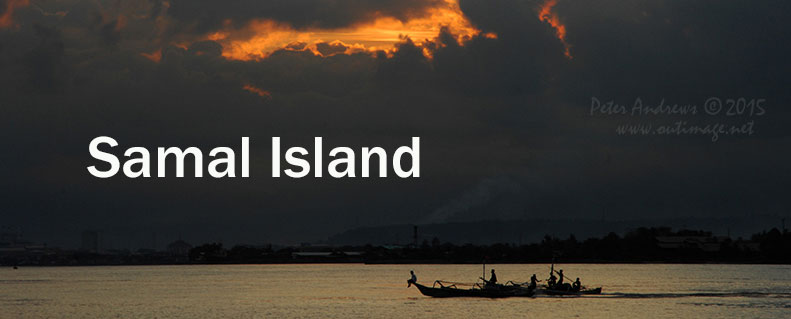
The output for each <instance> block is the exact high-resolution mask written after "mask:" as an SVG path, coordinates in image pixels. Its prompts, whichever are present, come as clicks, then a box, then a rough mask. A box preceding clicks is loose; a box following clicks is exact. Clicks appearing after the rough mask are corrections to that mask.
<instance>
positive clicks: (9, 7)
mask: <svg viewBox="0 0 791 319" xmlns="http://www.w3.org/2000/svg"><path fill="white" fill-rule="evenodd" d="M29 4H30V2H29V1H28V0H6V3H5V11H3V14H2V15H0V28H8V27H10V26H12V25H13V24H14V21H13V20H12V17H13V15H14V9H16V8H22V7H26V6H28V5H29Z"/></svg>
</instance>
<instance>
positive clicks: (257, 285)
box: [0, 264, 791, 318]
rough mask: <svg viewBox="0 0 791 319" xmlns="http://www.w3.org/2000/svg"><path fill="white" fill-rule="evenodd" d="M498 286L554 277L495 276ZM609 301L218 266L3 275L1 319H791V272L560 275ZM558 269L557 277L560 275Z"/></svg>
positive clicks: (505, 270) (351, 270)
mask: <svg viewBox="0 0 791 319" xmlns="http://www.w3.org/2000/svg"><path fill="white" fill-rule="evenodd" d="M487 267H493V268H495V269H496V270H497V274H498V278H499V279H500V281H501V282H505V281H508V280H519V281H526V280H527V279H528V278H529V277H530V275H532V274H533V273H537V274H539V278H544V277H546V276H547V275H548V272H549V266H548V265H487ZM556 267H557V268H562V269H564V272H565V273H566V274H567V275H568V276H569V277H581V278H582V279H583V285H587V286H602V287H604V294H603V295H601V296H585V297H542V296H539V297H535V298H509V299H478V298H450V299H434V298H430V297H424V296H422V295H421V294H420V293H419V292H418V290H417V289H416V288H414V287H412V288H409V289H407V288H406V279H407V278H408V276H409V270H410V269H414V270H415V272H416V273H417V276H418V281H419V282H422V283H424V284H430V283H431V282H433V281H434V280H436V279H443V280H451V281H466V282H469V281H474V280H475V278H478V277H479V276H481V266H480V265H361V264H345V265H328V264H321V265H221V266H203V265H201V266H130V267H53V268H20V269H17V270H13V269H11V268H4V269H0V317H2V318H116V317H117V318H289V317H300V318H350V317H366V318H371V317H373V318H412V317H416V316H418V317H429V316H431V317H478V318H480V317H482V316H483V317H491V318H502V317H525V316H529V317H561V318H567V317H583V318H613V317H620V318H623V317H656V318H698V317H703V318H757V317H761V318H789V317H791V266H788V265H613V264H607V265H600V264H569V265H558V266H556ZM557 268H556V269H557Z"/></svg>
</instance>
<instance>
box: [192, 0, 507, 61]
mask: <svg viewBox="0 0 791 319" xmlns="http://www.w3.org/2000/svg"><path fill="white" fill-rule="evenodd" d="M226 25H227V27H226V28H224V29H223V30H219V31H217V32H213V33H211V34H209V35H208V36H207V37H206V38H207V39H208V40H213V41H217V42H219V43H220V44H222V46H223V53H222V55H223V56H224V57H225V58H227V59H231V60H257V59H263V58H266V57H267V56H269V55H270V54H271V53H272V52H274V51H276V50H280V49H287V50H297V51H301V50H310V51H312V52H313V53H314V54H317V55H322V56H324V55H333V54H339V53H345V54H350V53H354V52H373V51H377V50H383V51H392V49H393V48H394V45H395V44H396V43H398V42H400V41H403V38H404V37H409V38H410V39H412V40H413V41H414V43H415V44H417V45H422V44H424V43H425V42H426V41H427V40H430V39H434V38H436V37H437V35H438V34H439V32H440V29H441V28H442V27H447V28H449V30H450V31H451V32H452V33H453V34H454V35H456V36H457V37H458V39H457V40H459V42H461V43H462V44H463V42H464V41H465V40H468V39H470V38H471V37H473V36H475V35H478V34H479V33H480V32H481V31H480V30H478V29H476V28H475V27H473V26H472V24H471V23H470V22H469V20H467V17H465V16H464V14H463V13H462V12H461V8H459V3H458V0H445V2H444V3H443V4H442V5H440V6H438V7H433V8H429V9H428V10H427V11H426V12H425V14H424V15H422V16H420V17H414V18H411V19H407V20H406V21H400V20H398V19H395V18H392V17H379V18H376V19H374V20H373V21H370V22H366V23H362V24H358V25H354V26H351V27H347V28H341V29H308V30H296V29H294V28H292V27H290V26H288V25H285V24H282V23H278V22H276V21H272V20H254V21H252V22H250V23H249V24H248V25H247V26H245V27H244V28H243V29H241V30H240V29H232V28H230V25H231V21H226ZM484 36H485V37H487V38H496V37H497V35H496V34H494V33H487V34H484ZM319 43H326V44H330V45H332V47H333V48H334V50H331V52H330V51H326V50H325V51H324V52H321V51H322V50H321V49H319V48H317V44H319Z"/></svg>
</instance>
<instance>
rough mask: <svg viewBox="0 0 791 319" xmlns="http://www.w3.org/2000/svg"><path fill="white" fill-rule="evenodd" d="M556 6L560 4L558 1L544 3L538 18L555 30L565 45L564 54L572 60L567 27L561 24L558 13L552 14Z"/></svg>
mask: <svg viewBox="0 0 791 319" xmlns="http://www.w3.org/2000/svg"><path fill="white" fill-rule="evenodd" d="M556 4H558V0H547V1H546V2H544V4H543V5H541V7H540V8H539V11H538V18H539V19H541V21H544V22H546V23H549V25H551V26H552V28H554V29H555V34H556V35H557V37H558V40H560V42H561V43H563V47H564V48H565V52H563V54H564V55H565V56H566V57H567V58H569V59H571V58H572V56H571V51H570V50H569V48H570V47H571V46H570V45H569V44H568V42H566V26H565V25H563V23H561V22H560V18H558V15H557V13H555V12H552V8H553V7H554V6H555V5H556Z"/></svg>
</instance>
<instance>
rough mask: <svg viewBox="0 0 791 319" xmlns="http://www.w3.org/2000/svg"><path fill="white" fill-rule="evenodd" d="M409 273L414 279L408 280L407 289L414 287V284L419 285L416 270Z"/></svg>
mask: <svg viewBox="0 0 791 319" xmlns="http://www.w3.org/2000/svg"><path fill="white" fill-rule="evenodd" d="M409 273H410V274H412V278H409V279H407V281H406V287H407V288H409V287H412V284H416V283H417V276H415V271H414V270H410V271H409Z"/></svg>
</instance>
